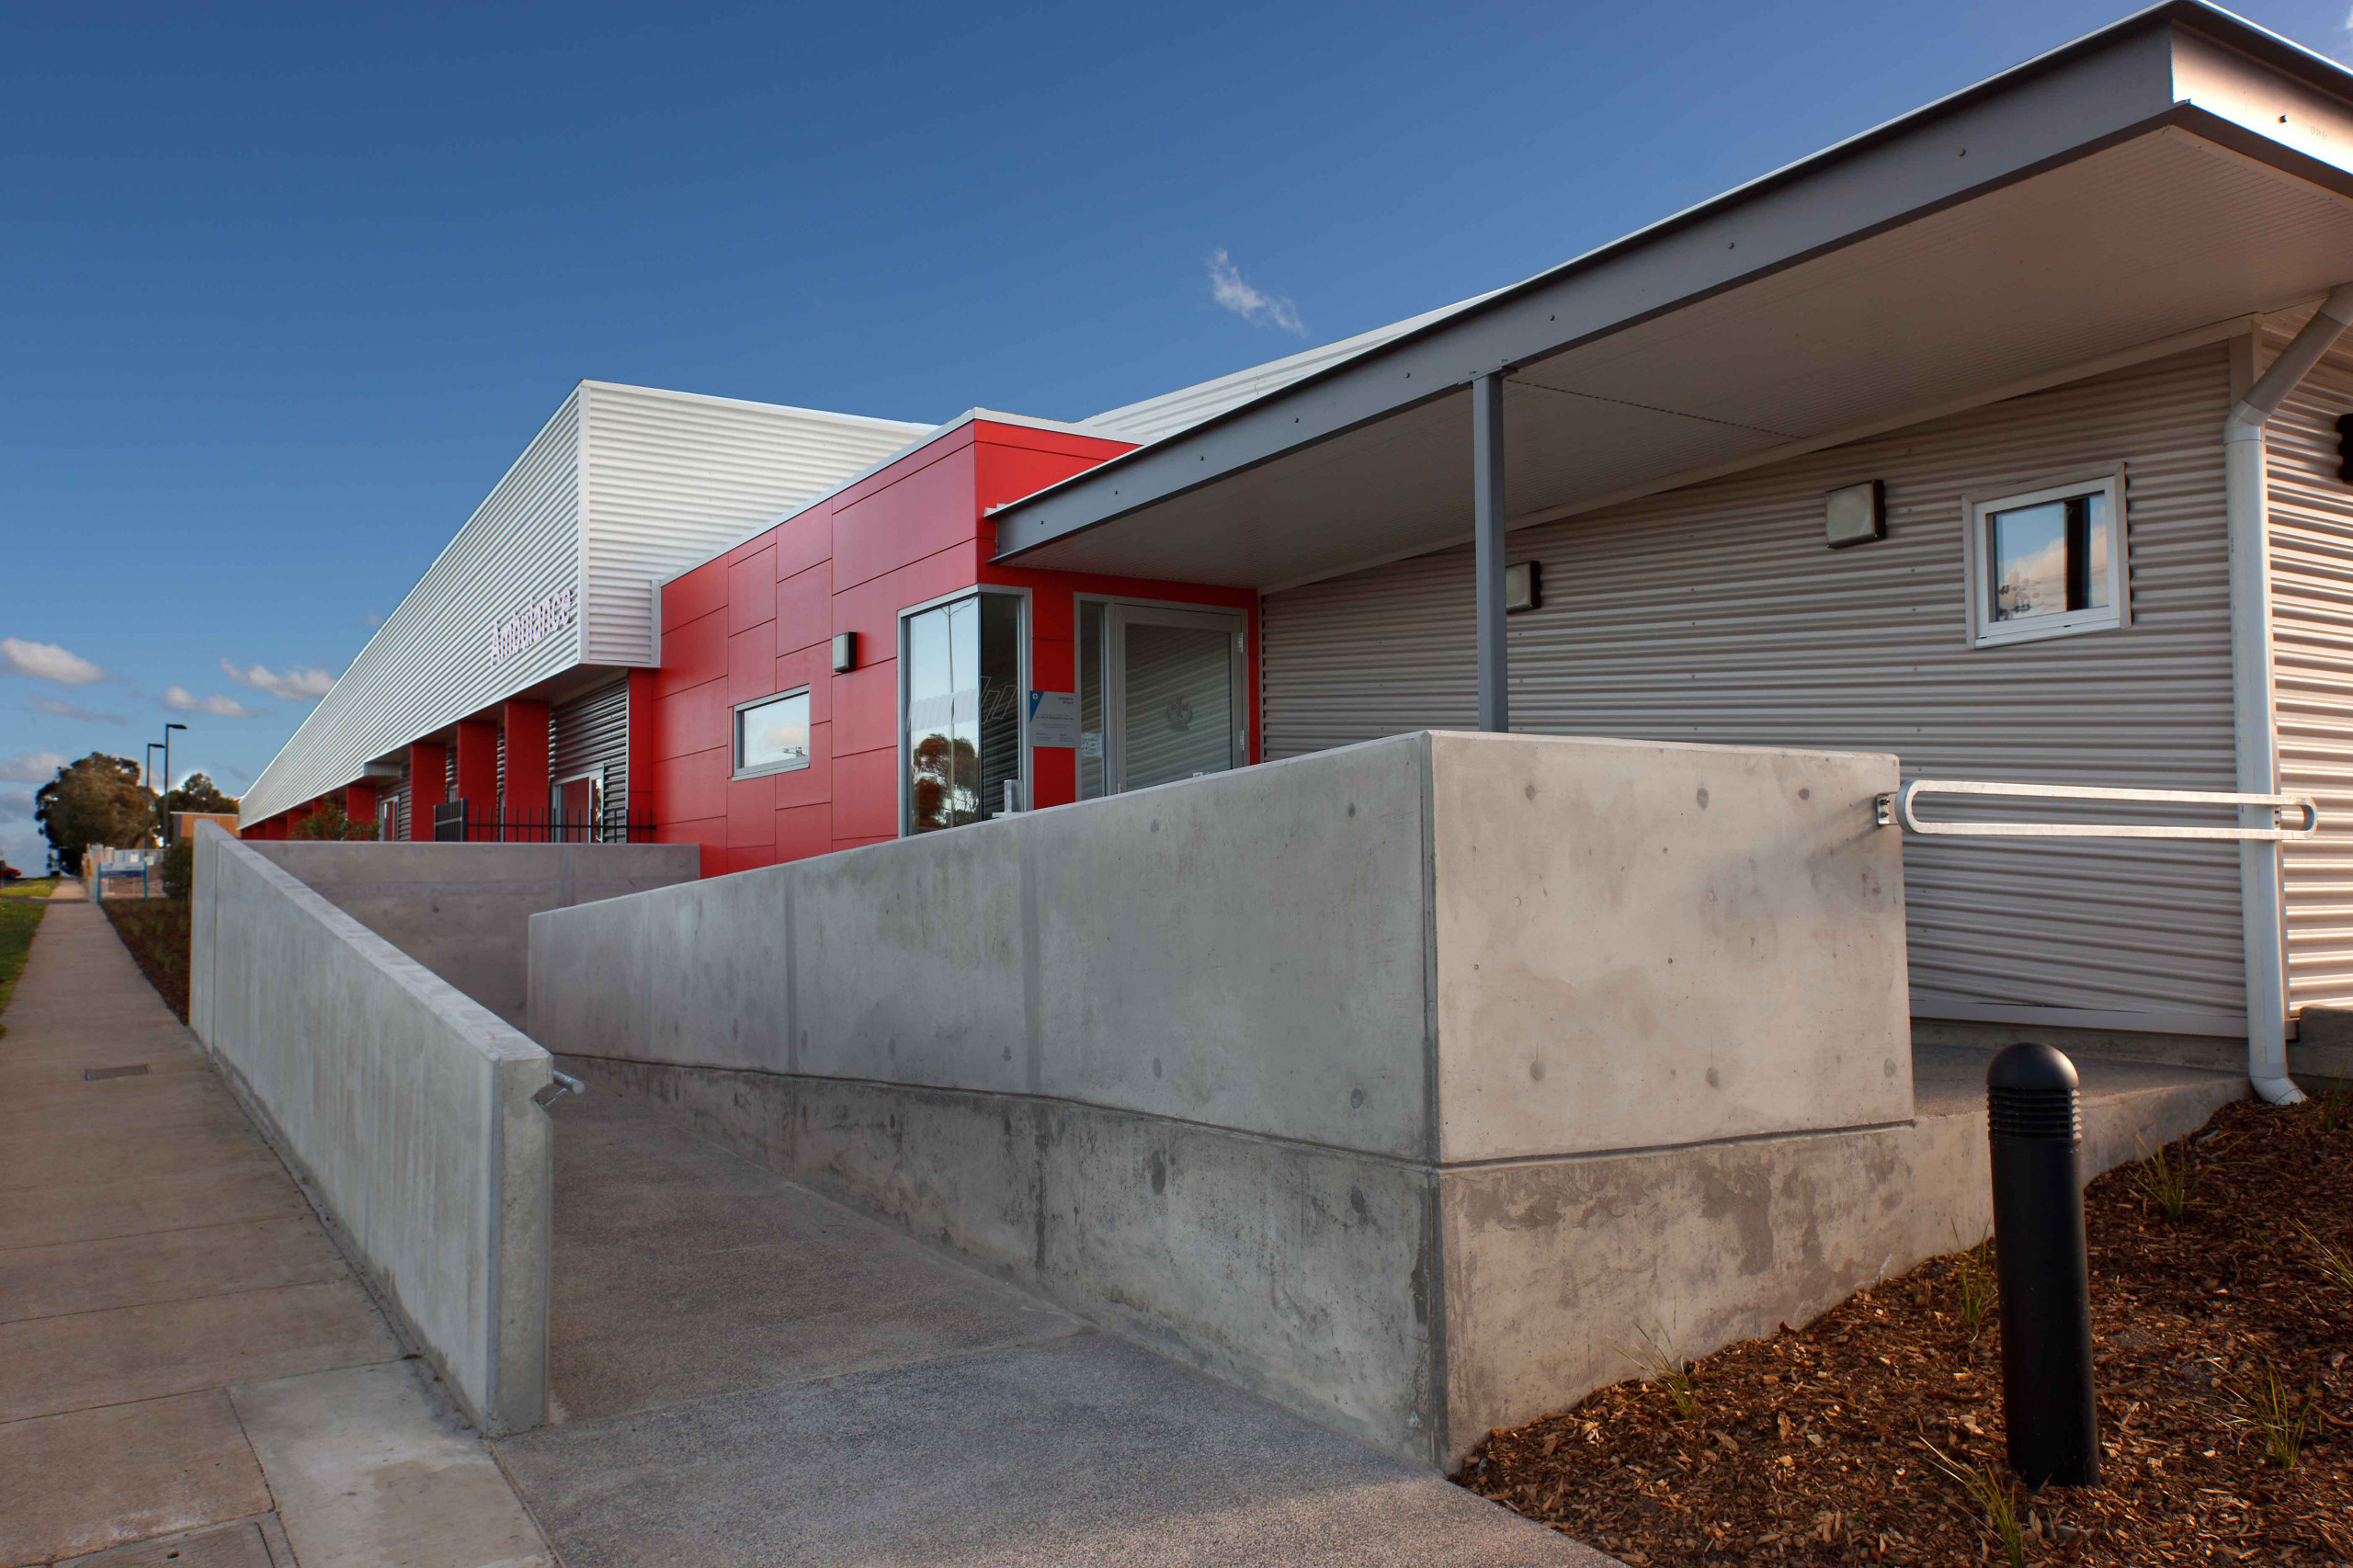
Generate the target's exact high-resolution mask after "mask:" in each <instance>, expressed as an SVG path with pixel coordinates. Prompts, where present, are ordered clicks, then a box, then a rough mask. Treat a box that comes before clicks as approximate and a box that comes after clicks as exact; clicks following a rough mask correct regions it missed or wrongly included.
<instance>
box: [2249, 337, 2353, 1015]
mask: <svg viewBox="0 0 2353 1568" xmlns="http://www.w3.org/2000/svg"><path fill="white" fill-rule="evenodd" d="M2286 346H2287V339H2286V338H2285V337H2279V336H2273V337H2269V338H2268V339H2267V340H2266V342H2265V344H2264V348H2265V355H2264V359H2263V362H2264V363H2265V364H2268V363H2269V362H2270V360H2271V358H2273V357H2276V356H2277V355H2278V354H2279V350H2280V349H2281V348H2283V347H2286ZM2348 411H2353V356H2348V355H2346V354H2342V353H2338V354H2331V355H2330V356H2328V358H2325V359H2324V360H2322V361H2321V363H2320V364H2319V365H2318V366H2317V367H2315V368H2314V369H2313V372H2312V374H2311V375H2310V376H2308V377H2306V378H2305V381H2304V384H2303V385H2302V387H2300V388H2299V389H2298V390H2297V392H2296V393H2295V395H2293V396H2292V397H2290V399H2289V400H2288V402H2287V403H2286V404H2285V405H2284V406H2283V407H2282V408H2281V409H2280V411H2279V413H2278V414H2277V415H2274V416H2273V417H2272V421H2271V427H2270V449H2271V496H2270V500H2271V592H2272V611H2271V624H2272V658H2273V660H2274V671H2273V679H2274V683H2275V684H2274V687H2273V689H2274V692H2275V694H2276V700H2277V702H2278V706H2279V779H2280V787H2281V788H2282V789H2285V790H2292V791H2296V792H2300V793H2304V794H2309V795H2312V796H2313V797H2314V798H2315V799H2317V800H2318V801H2320V808H2321V824H2322V825H2321V831H2320V832H2319V833H2318V834H2317V835H2314V836H2313V837H2312V838H2309V839H2303V840H2301V841H2296V842H2291V843H2290V844H2288V845H2286V846H2284V847H2283V850H2282V855H2281V858H2282V862H2283V864H2282V867H2281V877H2282V885H2281V892H2282V895H2283V898H2284V900H2285V903H2286V915H2287V927H2288V1004H2289V1006H2290V1007H2291V1008H2292V1007H2301V1006H2306V1005H2307V1004H2311V1003H2325V1004H2330V1005H2333V1006H2353V491H2348V490H2347V487H2346V485H2345V484H2344V483H2343V482H2341V481H2340V480H2338V478H2337V477H2336V473H2337V463H2338V460H2339V459H2338V449H2339V447H2340V446H2341V445H2342V443H2340V442H2339V441H2338V439H2337V435H2336V418H2337V416H2338V415H2341V414H2345V413H2347V412H2348Z"/></svg>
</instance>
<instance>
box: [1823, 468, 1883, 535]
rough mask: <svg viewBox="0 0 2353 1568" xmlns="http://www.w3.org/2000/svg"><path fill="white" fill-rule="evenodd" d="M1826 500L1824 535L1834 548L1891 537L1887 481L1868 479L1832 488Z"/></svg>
mask: <svg viewBox="0 0 2353 1568" xmlns="http://www.w3.org/2000/svg"><path fill="white" fill-rule="evenodd" d="M1825 499H1826V500H1827V502H1828V505H1827V506H1826V507H1825V508H1824V519H1823V530H1822V531H1823V538H1824V540H1825V541H1826V542H1827V543H1828V544H1829V546H1830V548H1831V549H1833V550H1844V549H1846V548H1847V546H1848V545H1850V544H1869V543H1870V541H1871V540H1875V539H1885V538H1886V537H1887V482H1886V481H1885V480H1881V479H1868V480H1865V481H1864V482H1863V483H1860V484H1848V485H1845V486H1842V487H1841V488H1839V489H1836V490H1834V491H1832V492H1831V493H1830V494H1829V495H1828V496H1827V497H1825Z"/></svg>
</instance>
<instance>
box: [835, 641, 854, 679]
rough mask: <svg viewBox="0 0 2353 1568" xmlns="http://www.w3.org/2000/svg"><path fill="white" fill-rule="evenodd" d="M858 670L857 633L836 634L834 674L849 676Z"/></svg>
mask: <svg viewBox="0 0 2353 1568" xmlns="http://www.w3.org/2000/svg"><path fill="white" fill-rule="evenodd" d="M856 668H858V633H857V632H855V631H836V632H835V633H834V674H835V675H837V676H842V675H847V674H849V672H850V671H852V670H854V669H856Z"/></svg>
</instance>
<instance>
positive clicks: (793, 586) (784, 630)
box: [776, 564, 834, 653]
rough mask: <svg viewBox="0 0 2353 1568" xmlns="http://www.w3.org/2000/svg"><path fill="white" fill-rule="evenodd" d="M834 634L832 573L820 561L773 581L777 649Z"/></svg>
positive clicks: (813, 642) (783, 650)
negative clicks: (779, 580) (778, 580)
mask: <svg viewBox="0 0 2353 1568" xmlns="http://www.w3.org/2000/svg"><path fill="white" fill-rule="evenodd" d="M833 635H834V585H833V573H832V571H831V570H830V569H828V568H827V567H825V566H824V565H822V564H821V565H816V566H812V567H811V568H809V570H808V571H806V572H796V573H794V574H792V575H791V576H790V577H787V578H786V579H785V580H784V581H783V582H781V583H779V584H778V585H776V646H777V652H778V653H791V652H792V651H793V650H794V649H796V648H808V647H813V646H815V645H816V644H817V643H820V642H826V641H829V640H830V639H831V638H832V637H833Z"/></svg>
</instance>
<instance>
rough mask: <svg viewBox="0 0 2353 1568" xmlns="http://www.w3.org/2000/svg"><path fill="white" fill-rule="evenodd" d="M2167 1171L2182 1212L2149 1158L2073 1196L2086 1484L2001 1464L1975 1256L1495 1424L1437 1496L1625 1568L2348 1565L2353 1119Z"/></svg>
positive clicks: (1987, 1257)
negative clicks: (1672, 1567)
mask: <svg viewBox="0 0 2353 1568" xmlns="http://www.w3.org/2000/svg"><path fill="white" fill-rule="evenodd" d="M2163 1153H2164V1155H2165V1172H2167V1173H2175V1174H2178V1173H2179V1172H2181V1171H2182V1170H2184V1169H2185V1168H2186V1169H2187V1170H2188V1173H2189V1191H2188V1204H2187V1207H2186V1208H2184V1209H2183V1210H2182V1211H2181V1213H2180V1217H2179V1218H2178V1219H2170V1218H2168V1217H2167V1215H2166V1213H2165V1206H2166V1205H2165V1199H2167V1198H2169V1197H2170V1196H2171V1194H2170V1193H2169V1192H2168V1191H2167V1190H2166V1189H2167V1183H2166V1182H2165V1180H2164V1179H2162V1176H2163V1174H2164V1173H2161V1172H2160V1171H2159V1170H2158V1169H2157V1168H2156V1166H2155V1165H2154V1164H2153V1163H2151V1162H2143V1163H2140V1164H2134V1165H2125V1166H2123V1167H2121V1168H2120V1169H2118V1170H2115V1171H2111V1172H2109V1174H2108V1175H2106V1176H2102V1177H2101V1178H2099V1180H2097V1182H2095V1183H2093V1184H2092V1187H2091V1188H2090V1191H2089V1193H2088V1194H2087V1198H2086V1220H2087V1231H2088V1239H2089V1242H2090V1247H2091V1278H2092V1318H2093V1329H2094V1333H2095V1335H2096V1336H2097V1346H2098V1350H2097V1354H2098V1358H2099V1362H2098V1386H2099V1396H2100V1397H2099V1405H2100V1439H2101V1443H2102V1446H2103V1450H2104V1451H2103V1457H2102V1461H2101V1463H2102V1471H2103V1473H2102V1478H2101V1484H2100V1485H2098V1486H2097V1487H2084V1488H2077V1489H2062V1488H2055V1487H2053V1488H2046V1489H2045V1490H2044V1491H2042V1492H2040V1493H2039V1494H2032V1495H2029V1494H2026V1493H2025V1492H2024V1491H2023V1489H2022V1488H2021V1487H2020V1486H2019V1485H2018V1483H2017V1482H2016V1480H2015V1478H2014V1477H2012V1476H2011V1474H2010V1472H2009V1471H2008V1470H2007V1468H2006V1466H2005V1465H2004V1463H2003V1458H2002V1454H2003V1440H2002V1412H2001V1341H2000V1335H2001V1330H2000V1326H1999V1322H1998V1317H1997V1315H1996V1310H1995V1308H1994V1307H1993V1306H1992V1305H1991V1304H1990V1300H1989V1298H1990V1293H1991V1285H1990V1276H1991V1269H1992V1261H1993V1260H1992V1255H1991V1250H1990V1244H1989V1245H1987V1246H1981V1247H1978V1248H1976V1249H1973V1250H1972V1251H1971V1252H1966V1253H1957V1254H1954V1255H1952V1256H1947V1257H1941V1258H1936V1259H1932V1260H1931V1261H1929V1262H1928V1263H1927V1264H1924V1265H1922V1266H1921V1267H1918V1268H1916V1269H1915V1270H1913V1271H1912V1272H1911V1273H1910V1274H1907V1275H1905V1276H1904V1277H1903V1278H1899V1279H1892V1280H1888V1281H1885V1282H1883V1283H1882V1284H1881V1285H1879V1286H1877V1287H1876V1288H1874V1289H1872V1290H1866V1291H1864V1292H1863V1293H1861V1294H1860V1295H1858V1296H1855V1297H1853V1298H1852V1299H1850V1300H1848V1301H1846V1302H1845V1303H1843V1304H1841V1305H1840V1306H1838V1307H1836V1308H1834V1309H1833V1310H1832V1311H1830V1312H1827V1313H1825V1314H1824V1315H1823V1316H1822V1317H1821V1318H1819V1319H1817V1320H1815V1321H1814V1322H1813V1324H1809V1325H1807V1326H1806V1327H1805V1328H1803V1329H1797V1330H1792V1329H1790V1328H1788V1327H1786V1326H1784V1327H1783V1329H1782V1330H1781V1332H1780V1333H1779V1334H1777V1335H1773V1336H1772V1337H1770V1338H1768V1339H1761V1340H1752V1341H1749V1342H1747V1343H1745V1344H1740V1345H1734V1346H1728V1347H1727V1348H1725V1349H1723V1350H1722V1351H1719V1352H1717V1353H1716V1354H1715V1355H1713V1356H1710V1357H1708V1358H1705V1359H1704V1360H1701V1361H1699V1362H1697V1363H1690V1362H1685V1363H1682V1364H1681V1365H1680V1367H1679V1368H1678V1366H1677V1363H1676V1362H1675V1361H1674V1360H1673V1359H1672V1358H1671V1357H1669V1356H1666V1355H1664V1354H1662V1355H1661V1356H1659V1357H1658V1358H1657V1359H1656V1362H1655V1372H1656V1375H1655V1376H1654V1377H1652V1378H1649V1379H1646V1380H1636V1381H1630V1382H1624V1383H1620V1384H1618V1385H1616V1386H1615V1387H1612V1388H1607V1389H1603V1390H1601V1391H1599V1392H1596V1393H1594V1394H1592V1395H1590V1396H1588V1397H1587V1398H1586V1399H1585V1400H1584V1401H1582V1402H1581V1403H1578V1404H1577V1405H1576V1407H1575V1408H1574V1409H1573V1410H1570V1411H1567V1412H1565V1413H1563V1414H1561V1415H1550V1416H1546V1417H1544V1418H1543V1419H1541V1420H1539V1421H1535V1422H1531V1423H1529V1425H1528V1426H1522V1427H1519V1428H1518V1429H1516V1430H1510V1431H1506V1430H1501V1429H1498V1430H1497V1431H1495V1432H1494V1433H1491V1434H1490V1435H1489V1436H1488V1437H1487V1438H1486V1439H1485V1440H1484V1441H1483V1443H1482V1444H1481V1445H1480V1446H1479V1448H1478V1449H1477V1450H1476V1451H1475V1452H1474V1453H1473V1454H1472V1459H1471V1460H1470V1462H1469V1463H1468V1464H1466V1465H1465V1466H1464V1468H1463V1471H1462V1472H1461V1474H1460V1475H1458V1476H1456V1477H1455V1480H1456V1481H1457V1482H1459V1483H1461V1484H1462V1485H1464V1486H1466V1487H1469V1488H1470V1489H1471V1490H1472V1491H1474V1492H1477V1493H1480V1494H1483V1495H1484V1496H1487V1497H1491V1498H1493V1499H1494V1500H1495V1501H1496V1502H1498V1503H1501V1504H1503V1505H1505V1506H1507V1507H1510V1508H1513V1509H1515V1510H1517V1511H1518V1512H1519V1513H1522V1514H1525V1515H1527V1516H1528V1517H1530V1518H1533V1519H1539V1520H1541V1521H1543V1522H1544V1523H1546V1524H1549V1525H1552V1526H1554V1527H1555V1528H1559V1529H1561V1530H1563V1531H1564V1532H1565V1533H1567V1534H1569V1535H1571V1536H1574V1537H1575V1538H1576V1539H1577V1540H1582V1541H1585V1542H1586V1543H1587V1544H1589V1545H1593V1546H1597V1547H1599V1548H1600V1549H1601V1550H1602V1551H1608V1552H1610V1553H1612V1554H1613V1555H1615V1556H1617V1557H1619V1558H1620V1559H1621V1560H1623V1561H1624V1562H1629V1563H1632V1564H1636V1565H1637V1568H1643V1565H1646V1564H1654V1565H1666V1564H1703V1563H1704V1564H1750V1563H1778V1562H1791V1563H1828V1562H1892V1563H1918V1564H1938V1565H1942V1564H1950V1563H1966V1562H1996V1563H1999V1562H2011V1561H2020V1562H2037V1563H2044V1562H2048V1563H2086V1564H2103V1565H2105V1564H2117V1565H2122V1564H2134V1565H2146V1564H2151V1563H2192V1562H2266V1563H2312V1564H2318V1563H2338V1564H2342V1563H2347V1562H2353V1365H2348V1355H2353V1272H2348V1270H2353V1106H2347V1105H2346V1104H2344V1103H2343V1102H2342V1101H2341V1100H2340V1101H2337V1102H2334V1103H2332V1104H2330V1105H2326V1106H2324V1105H2319V1104H2308V1105H2304V1106H2300V1107H2294V1108H2274V1107H2268V1106H2263V1105H2258V1104H2255V1103H2252V1102H2242V1103H2240V1104H2236V1105H2232V1106H2226V1107H2224V1108H2222V1110H2220V1111H2218V1112H2217V1113H2216V1114H2215V1116H2214V1118H2213V1119H2212V1120H2211V1121H2210V1122H2208V1124H2207V1125H2206V1127H2205V1128H2204V1129H2203V1130H2201V1131H2199V1132H2198V1133H2196V1134H2194V1135H2192V1137H2190V1138H2188V1139H2184V1140H2183V1141H2182V1142H2179V1143H2177V1144H2174V1145H2171V1146H2169V1147H2168V1148H2167V1149H2166V1150H2165V1151H2163ZM2332 1255H2333V1256H2334V1259H2335V1262H2334V1263H2332V1262H2331V1256H2332ZM1977 1301H1984V1302H1985V1304H1984V1309H1983V1312H1982V1315H1981V1314H1976V1313H1972V1311H1971V1310H1970V1309H1971V1308H1972V1305H1974V1304H1976V1302H1977ZM1972 1315H1976V1316H1977V1319H1978V1321H1977V1323H1976V1326H1974V1327H1973V1328H1972V1326H1971V1325H1970V1323H1969V1322H1968V1321H1967V1320H1968V1319H1969V1318H1970V1317H1972ZM1627 1337H1628V1341H1629V1343H1630V1346H1631V1348H1632V1350H1633V1351H1634V1352H1635V1353H1636V1354H1637V1356H1644V1355H1645V1354H1646V1350H1645V1344H1644V1341H1643V1339H1642V1338H1641V1337H1640V1335H1639V1331H1638V1330H1637V1329H1636V1328H1635V1327H1634V1325H1631V1324H1630V1325H1628V1333H1627ZM1678 1373H1679V1375H1677V1374H1678ZM1678 1395H1679V1396H1680V1398H1679V1399H1678ZM1932 1450H1933V1451H1932ZM2283 1459H2289V1460H2292V1462H2287V1463H2283V1462H2281V1460H2283ZM1956 1471H1960V1472H1963V1473H1968V1472H1973V1473H1974V1474H1975V1475H1976V1477H1977V1479H1978V1483H1979V1487H1980V1489H1981V1490H1980V1493H1979V1494H1972V1490H1971V1489H1970V1487H1969V1486H1967V1485H1966V1484H1965V1483H1963V1481H1962V1480H1961V1479H1960V1476H1959V1475H1957V1474H1956V1473H1955V1472H1956ZM1987 1489H1990V1490H1991V1492H1992V1494H1994V1495H1995V1496H2006V1499H2007V1500H2008V1502H2009V1503H2010V1504H2011V1506H2014V1507H2015V1511H2016V1518H2017V1523H2018V1537H2019V1539H2018V1547H2019V1548H2020V1549H2021V1550H2020V1551H2018V1554H2017V1556H2016V1557H2015V1558H2014V1557H2013V1556H2012V1554H2011V1551H2010V1550H2009V1548H2008V1546H2007V1544H2006V1542H2005V1541H2004V1540H2002V1539H2001V1537H2000V1536H1999V1535H1998V1534H1997V1532H1996V1530H1995V1528H1994V1525H1993V1523H1992V1520H1993V1515H1992V1513H1991V1512H1989V1508H1990V1507H1991V1506H1992V1504H1991V1503H1990V1501H1989V1499H1988V1497H1987V1496H1986V1495H1984V1491H1985V1490H1987Z"/></svg>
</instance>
